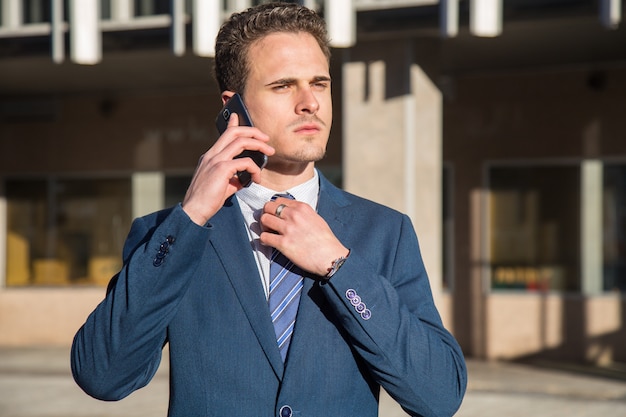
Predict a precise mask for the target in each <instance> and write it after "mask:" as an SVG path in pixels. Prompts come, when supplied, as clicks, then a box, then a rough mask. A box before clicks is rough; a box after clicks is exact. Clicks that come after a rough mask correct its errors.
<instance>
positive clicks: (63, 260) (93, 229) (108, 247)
mask: <svg viewBox="0 0 626 417" xmlns="http://www.w3.org/2000/svg"><path fill="white" fill-rule="evenodd" d="M5 191H6V199H7V258H6V259H7V270H6V285H7V286H25V285H35V286H37V285H43V286H51V285H52V286H54V285H70V284H96V285H106V284H107V283H108V281H109V279H110V278H111V277H112V276H113V275H114V274H115V273H117V272H118V270H119V268H120V267H121V253H122V247H123V244H124V240H125V238H126V235H127V233H128V229H129V228H130V222H131V220H132V219H131V181H130V179H129V178H125V179H54V178H48V179H23V180H17V179H16V180H8V181H7V182H6V188H5Z"/></svg>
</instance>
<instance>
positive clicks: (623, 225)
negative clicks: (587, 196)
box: [602, 164, 626, 292]
mask: <svg viewBox="0 0 626 417" xmlns="http://www.w3.org/2000/svg"><path fill="white" fill-rule="evenodd" d="M603 181H604V192H603V211H604V216H603V222H602V223H603V230H604V233H603V235H604V242H603V258H604V270H603V275H604V279H603V282H604V284H603V289H604V290H605V291H621V292H625V291H626V165H608V164H607V165H605V166H604V175H603Z"/></svg>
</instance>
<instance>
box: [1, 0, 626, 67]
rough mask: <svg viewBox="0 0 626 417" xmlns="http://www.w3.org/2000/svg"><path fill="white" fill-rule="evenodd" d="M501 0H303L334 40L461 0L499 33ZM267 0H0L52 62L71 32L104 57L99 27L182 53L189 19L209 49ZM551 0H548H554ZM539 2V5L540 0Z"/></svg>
mask: <svg viewBox="0 0 626 417" xmlns="http://www.w3.org/2000/svg"><path fill="white" fill-rule="evenodd" d="M503 1H504V0H339V1H338V0H335V1H331V0H301V1H299V3H301V4H304V5H306V6H308V7H310V8H313V9H317V10H323V11H324V15H325V18H326V20H327V22H328V27H329V32H330V37H331V39H332V42H333V43H332V46H335V47H350V46H352V45H354V43H355V42H356V29H355V27H356V13H357V11H372V10H382V9H393V8H398V7H419V6H433V5H439V14H440V16H439V17H440V32H441V34H442V36H444V37H453V36H456V35H457V33H458V21H459V5H460V4H462V5H463V6H464V8H465V10H467V9H468V7H467V5H468V4H469V15H470V32H471V33H472V34H474V35H476V36H498V35H499V34H500V33H501V31H502V14H503V13H502V9H503ZM263 2H264V1H262V0H226V1H224V0H0V38H7V37H28V36H50V38H51V55H52V59H53V60H54V61H55V62H62V61H64V60H65V54H66V51H65V42H64V37H65V34H66V33H69V38H70V42H69V45H70V57H71V59H72V60H73V61H74V62H77V63H80V64H94V63H97V62H99V61H100V59H101V54H102V52H101V49H102V47H101V37H102V32H110V31H120V30H141V29H151V28H171V38H172V39H171V45H172V51H173V53H174V54H176V55H182V54H184V53H185V48H186V39H185V36H186V30H185V28H186V26H187V25H188V24H190V25H191V27H192V43H193V51H194V53H195V54H197V55H200V56H212V55H213V44H214V39H215V35H216V34H217V31H218V29H219V26H220V24H221V23H222V20H223V18H224V17H225V16H228V15H230V14H231V13H232V12H235V11H238V10H242V9H244V8H246V7H250V6H253V5H256V4H258V3H263ZM549 2H550V0H547V1H546V3H549ZM542 4H543V3H542ZM621 4H622V1H621V0H599V7H598V16H599V19H600V21H601V22H602V24H603V25H605V26H606V27H609V28H615V27H617V26H618V25H619V23H620V21H621V15H622V10H621ZM538 7H539V6H538Z"/></svg>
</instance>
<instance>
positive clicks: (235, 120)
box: [226, 113, 239, 128]
mask: <svg viewBox="0 0 626 417" xmlns="http://www.w3.org/2000/svg"><path fill="white" fill-rule="evenodd" d="M226 126H227V128H228V127H233V126H239V115H238V114H237V113H231V115H230V117H229V118H228V124H227V125H226Z"/></svg>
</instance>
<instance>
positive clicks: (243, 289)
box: [210, 197, 283, 379]
mask: <svg viewBox="0 0 626 417" xmlns="http://www.w3.org/2000/svg"><path fill="white" fill-rule="evenodd" d="M211 225H212V227H213V229H214V230H213V234H212V236H211V239H210V241H211V245H212V246H213V249H214V250H215V252H216V253H217V255H218V257H219V258H220V261H221V263H222V266H223V267H224V270H225V271H226V275H227V276H228V279H229V280H230V282H231V285H232V286H233V289H234V290H235V293H236V294H237V298H238V299H239V303H240V304H241V306H242V308H243V310H244V311H245V314H246V316H247V317H248V321H249V322H250V325H251V327H252V329H253V331H254V333H255V334H256V337H257V339H258V341H259V344H260V345H261V348H262V349H263V351H264V352H265V356H266V357H267V359H268V361H269V362H270V364H271V365H272V368H273V369H274V372H275V373H276V375H277V377H278V378H279V379H282V375H283V362H282V359H281V357H280V352H279V350H278V346H277V344H276V338H275V336H274V326H273V325H272V320H271V319H270V315H269V310H268V305H267V300H266V299H265V293H264V291H263V286H262V284H261V279H260V278H259V274H258V272H257V271H258V268H257V265H256V261H255V260H254V254H253V251H252V250H250V245H249V243H248V234H247V231H246V228H245V223H244V220H243V217H242V215H241V210H240V208H239V205H238V203H237V199H236V198H235V197H231V198H230V199H229V200H227V201H226V203H225V204H224V207H222V209H221V210H220V211H219V212H218V213H217V214H216V215H215V216H213V218H212V219H211Z"/></svg>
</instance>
